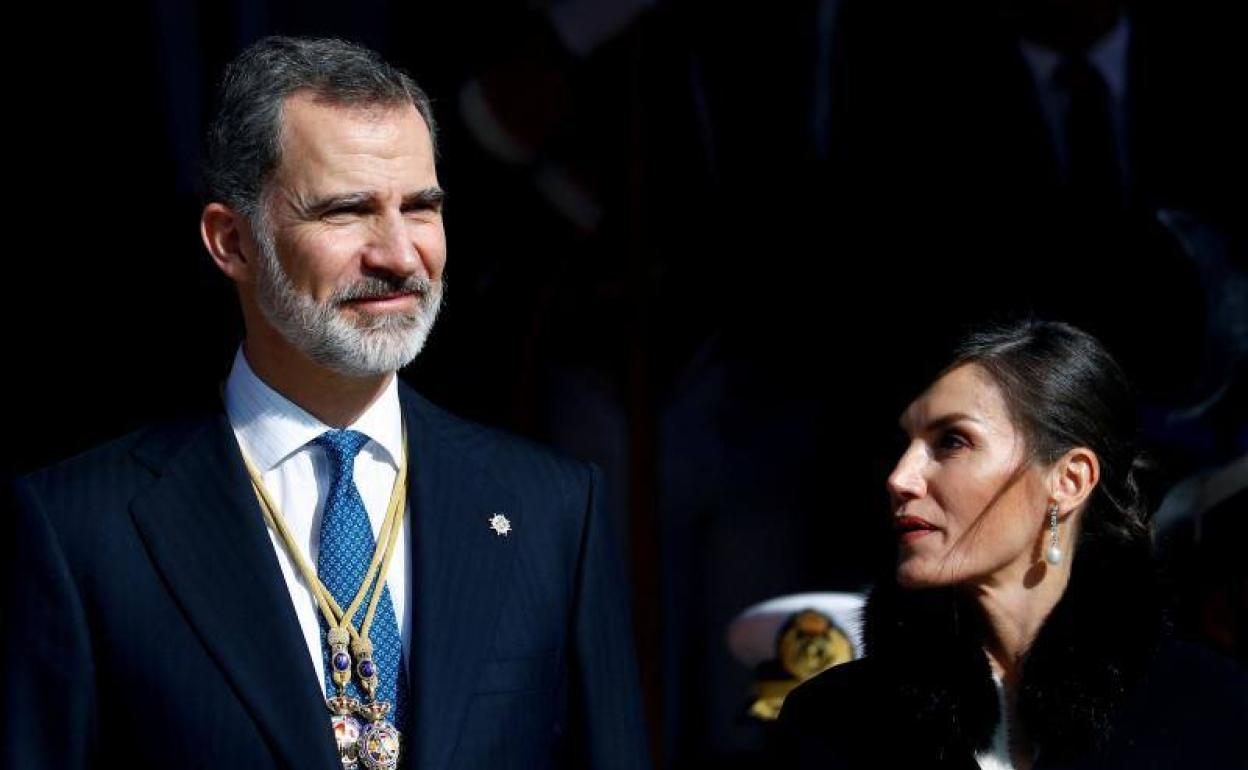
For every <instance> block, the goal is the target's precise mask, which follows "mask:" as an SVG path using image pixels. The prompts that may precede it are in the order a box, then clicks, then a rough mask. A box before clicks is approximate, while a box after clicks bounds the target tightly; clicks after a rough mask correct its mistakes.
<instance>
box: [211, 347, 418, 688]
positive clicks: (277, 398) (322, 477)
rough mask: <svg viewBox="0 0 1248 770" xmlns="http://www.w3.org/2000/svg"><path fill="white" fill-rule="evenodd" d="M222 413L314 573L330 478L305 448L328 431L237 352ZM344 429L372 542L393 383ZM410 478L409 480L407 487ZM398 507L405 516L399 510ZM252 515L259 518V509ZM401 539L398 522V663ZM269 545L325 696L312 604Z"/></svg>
mask: <svg viewBox="0 0 1248 770" xmlns="http://www.w3.org/2000/svg"><path fill="white" fill-rule="evenodd" d="M225 411H226V414H227V415H228V416H229V419H230V425H231V426H232V427H233V428H234V435H235V437H237V439H238V444H239V446H240V447H242V450H243V453H244V454H245V455H246V456H247V458H248V459H249V460H251V463H252V464H253V465H254V466H255V467H256V468H257V469H258V470H259V471H260V473H261V475H262V477H263V480H264V486H265V488H266V489H267V490H268V493H269V496H270V497H271V498H272V499H273V501H274V503H275V504H276V505H277V506H278V510H280V511H281V513H282V516H284V517H285V519H286V524H287V526H288V527H289V528H290V531H291V534H292V535H293V537H294V540H295V542H296V543H298V544H299V547H300V548H302V549H303V551H304V555H305V556H306V557H307V560H308V563H310V564H311V565H312V566H313V569H315V567H316V558H317V554H318V552H319V551H320V531H321V513H322V511H323V509H324V507H325V497H326V495H327V493H328V492H329V482H330V478H331V476H330V467H329V460H328V458H327V457H326V454H325V451H324V450H323V449H321V448H320V447H318V446H315V445H312V444H309V442H310V441H312V440H313V439H315V438H316V437H317V436H319V435H321V434H322V433H324V432H325V431H327V430H332V428H331V427H330V426H328V425H326V424H325V423H323V422H321V421H320V420H318V419H317V418H315V417H313V416H312V415H310V414H308V413H307V412H306V411H304V410H303V409H301V408H300V407H298V406H296V405H295V404H294V403H292V402H291V401H290V400H289V399H287V398H286V397H284V396H282V395H281V394H280V393H278V392H277V391H276V390H274V389H273V388H271V387H269V386H268V385H267V384H265V383H264V382H263V381H262V380H261V379H260V378H259V377H257V376H256V374H255V372H253V371H252V369H251V366H250V365H248V363H247V358H246V356H245V355H244V354H243V350H242V348H241V347H240V348H239V350H238V353H237V354H235V356H234V367H233V369H231V370H230V378H229V380H228V381H227V382H226V385H225ZM349 427H350V429H351V430H356V431H359V432H360V433H363V434H364V435H366V436H368V437H369V439H370V440H369V442H368V443H366V444H365V445H364V447H363V448H362V449H361V450H360V453H359V455H357V456H356V460H355V485H356V487H358V488H359V490H360V496H361V497H362V498H363V500H364V508H365V510H367V511H368V518H369V520H370V521H371V522H372V525H373V539H374V540H376V538H377V536H378V533H379V532H380V531H381V525H382V522H383V521H384V520H385V516H386V507H387V505H388V504H389V502H390V494H391V491H392V489H393V487H394V480H395V478H396V476H397V474H398V466H399V463H400V462H401V461H402V457H403V414H402V411H401V410H400V408H399V390H398V381H397V379H395V378H392V379H391V380H390V385H389V386H388V387H387V388H386V390H385V392H384V393H382V395H381V396H380V397H379V398H378V399H377V400H376V401H375V402H374V403H373V404H372V405H371V406H370V407H369V408H368V410H367V411H365V412H364V414H363V415H361V416H360V418H359V419H358V420H356V421H355V422H354V423H352V424H351V425H350V426H349ZM410 478H411V477H410V474H409V483H410ZM404 507H405V509H406V502H405V503H404ZM256 515H257V516H259V515H260V513H259V509H258V508H257V512H256ZM407 533H408V521H407V517H404V519H403V528H402V529H401V530H400V532H399V541H398V542H397V543H395V547H394V555H393V556H392V557H391V562H390V571H389V573H388V574H387V575H386V584H387V585H388V586H389V588H390V599H391V601H393V603H394V612H395V615H396V616H397V617H398V619H399V629H400V635H401V636H402V639H403V657H404V659H405V660H406V659H408V650H409V648H410V639H411V626H412V624H411V613H410V609H409V606H408V603H407V590H406V589H407V579H406V576H407V551H408V549H407V543H408V537H407ZM269 537H270V538H271V539H272V542H273V549H274V550H275V551H276V552H277V561H278V563H279V564H280V565H281V568H282V575H283V577H285V578H286V587H287V589H288V590H289V591H290V598H291V601H292V602H293V603H294V607H295V614H296V615H297V616H298V618H299V626H300V628H302V629H303V635H304V638H305V639H306V641H307V643H308V655H309V656H310V657H311V658H312V665H313V666H314V667H315V669H316V676H317V681H318V682H319V683H321V688H322V689H324V684H323V683H324V681H325V679H324V677H325V662H324V656H325V652H324V646H323V643H322V639H321V626H320V618H319V615H320V611H319V610H318V609H317V607H316V599H315V598H314V596H313V594H312V592H311V590H309V588H308V586H307V585H306V584H305V583H304V581H303V578H302V577H301V576H300V574H299V568H298V567H296V566H295V562H294V561H293V560H292V559H291V558H290V555H289V554H287V553H286V548H285V546H284V545H283V543H282V541H281V539H280V538H279V537H278V536H277V533H275V532H273V531H272V530H271V529H270V531H269ZM374 622H377V621H374Z"/></svg>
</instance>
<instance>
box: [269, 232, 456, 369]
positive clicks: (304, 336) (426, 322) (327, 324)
mask: <svg viewBox="0 0 1248 770" xmlns="http://www.w3.org/2000/svg"><path fill="white" fill-rule="evenodd" d="M255 229H256V242H257V244H258V246H259V249H260V273H259V275H258V280H257V288H258V295H257V301H258V304H259V305H260V312H262V313H263V314H264V317H265V318H267V319H268V321H269V323H271V324H273V327H274V328H275V329H277V331H278V333H279V334H281V335H282V337H284V338H285V339H286V341H287V342H289V343H290V344H291V345H293V346H294V347H295V348H296V349H298V350H300V351H301V352H303V353H304V355H306V356H308V357H309V358H311V359H312V360H313V361H316V362H317V363H319V364H321V365H322V366H325V367H328V368H329V369H332V370H334V371H336V372H338V373H340V374H345V375H348V376H351V377H367V376H373V375H378V374H386V373H389V372H395V371H398V370H399V369H402V368H403V367H404V366H407V365H408V364H410V363H411V362H412V360H413V359H415V358H416V356H417V355H418V354H419V353H420V351H421V349H422V348H423V347H424V346H425V340H426V339H428V337H429V330H430V329H432V328H433V322H434V321H435V320H436V319H437V317H438V310H439V309H440V308H441V306H442V283H441V282H440V281H439V282H436V283H435V282H433V281H430V280H429V279H427V278H423V277H417V276H412V277H411V278H408V279H406V280H405V281H403V282H402V283H398V284H396V283H394V282H390V281H385V280H382V279H380V278H371V277H370V278H363V279H361V280H359V281H357V282H355V283H354V284H352V285H350V286H347V287H344V288H341V289H338V290H336V291H335V292H334V293H333V294H331V295H330V297H329V298H328V299H327V300H325V302H324V303H318V302H317V301H316V300H314V299H312V298H311V297H309V296H307V295H305V294H302V293H300V292H299V290H298V289H296V288H295V285H294V283H292V282H291V280H290V276H288V275H287V274H286V271H285V270H284V269H283V268H282V264H281V262H280V261H279V260H278V258H277V247H276V245H275V244H274V241H273V238H272V237H270V236H269V234H268V233H267V232H266V230H267V228H265V227H264V226H263V225H259V226H257V227H256V228H255ZM395 292H408V293H413V294H415V297H416V308H415V309H414V310H413V311H411V312H405V313H388V314H378V315H369V314H365V313H357V314H356V315H357V316H358V317H359V318H360V319H361V323H362V324H363V325H362V326H357V325H356V324H355V323H352V321H350V320H348V319H347V318H346V317H344V315H343V313H342V310H341V309H340V306H341V305H342V303H344V302H346V301H348V300H353V299H361V298H365V297H376V296H384V295H391V294H394V293H395Z"/></svg>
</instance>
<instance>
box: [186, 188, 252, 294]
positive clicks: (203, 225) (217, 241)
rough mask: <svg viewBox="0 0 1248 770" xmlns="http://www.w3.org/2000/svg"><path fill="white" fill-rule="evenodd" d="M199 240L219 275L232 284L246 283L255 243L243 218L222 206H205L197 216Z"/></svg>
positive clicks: (213, 204)
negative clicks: (224, 276)
mask: <svg viewBox="0 0 1248 770" xmlns="http://www.w3.org/2000/svg"><path fill="white" fill-rule="evenodd" d="M199 236H200V238H202V239H203V241H204V247H205V248H207V249H208V253H209V254H210V255H212V261H213V262H216V263H217V267H219V268H221V272H223V273H225V274H226V275H227V276H229V277H230V280H232V281H234V282H235V283H249V282H250V281H251V277H252V268H253V266H254V264H255V260H253V259H251V258H250V257H249V256H248V255H254V254H255V239H254V238H253V237H252V234H251V225H250V223H249V222H248V221H247V218H246V217H244V216H243V215H241V214H239V213H238V212H237V211H235V210H234V209H232V208H230V207H229V206H227V205H225V204H224V203H209V204H208V205H207V206H204V210H203V213H201V214H200V215H199Z"/></svg>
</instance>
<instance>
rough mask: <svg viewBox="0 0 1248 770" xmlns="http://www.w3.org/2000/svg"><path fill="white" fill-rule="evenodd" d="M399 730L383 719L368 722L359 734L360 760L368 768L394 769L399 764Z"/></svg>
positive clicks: (370, 769)
mask: <svg viewBox="0 0 1248 770" xmlns="http://www.w3.org/2000/svg"><path fill="white" fill-rule="evenodd" d="M399 743H400V741H399V731H398V730H396V729H395V727H394V725H392V724H390V723H389V722H386V721H384V720H378V721H376V722H369V723H368V725H367V726H365V727H364V733H363V734H362V735H361V736H360V743H359V747H360V751H359V756H360V762H361V764H363V765H364V767H366V768H368V770H394V768H396V767H398V766H399Z"/></svg>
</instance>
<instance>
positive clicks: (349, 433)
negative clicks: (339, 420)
mask: <svg viewBox="0 0 1248 770" xmlns="http://www.w3.org/2000/svg"><path fill="white" fill-rule="evenodd" d="M312 443H313V444H316V445H317V446H319V447H322V448H323V449H324V450H325V452H326V454H328V455H329V459H330V462H332V463H333V466H334V471H335V472H341V471H342V470H344V469H348V468H351V467H352V466H353V465H354V464H355V456H356V455H358V454H359V453H360V449H362V448H363V447H364V445H365V444H367V443H368V436H365V435H364V434H363V433H360V432H359V431H358V430H327V431H325V432H324V433H322V434H321V435H319V436H317V437H316V438H315V439H314V440H313V441H312Z"/></svg>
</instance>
